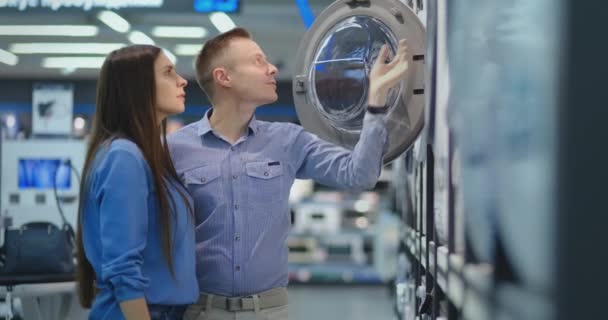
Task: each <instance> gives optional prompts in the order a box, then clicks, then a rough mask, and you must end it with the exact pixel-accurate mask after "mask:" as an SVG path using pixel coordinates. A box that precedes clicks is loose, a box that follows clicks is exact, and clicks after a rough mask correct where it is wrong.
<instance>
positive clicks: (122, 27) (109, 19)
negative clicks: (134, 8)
mask: <svg viewBox="0 0 608 320" xmlns="http://www.w3.org/2000/svg"><path fill="white" fill-rule="evenodd" d="M97 19H99V20H101V22H103V23H104V24H105V25H107V26H108V27H110V28H112V29H113V30H114V31H117V32H120V33H126V32H127V31H129V29H131V25H130V24H129V21H127V20H125V19H124V18H123V17H121V16H119V15H118V14H117V13H116V12H113V11H101V12H100V13H99V14H97Z"/></svg>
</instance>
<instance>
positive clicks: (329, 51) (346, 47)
mask: <svg viewBox="0 0 608 320" xmlns="http://www.w3.org/2000/svg"><path fill="white" fill-rule="evenodd" d="M403 38H404V39H407V46H408V54H409V55H410V57H409V71H408V73H407V75H406V77H405V79H404V80H403V81H401V82H400V83H399V84H398V85H397V86H395V87H394V88H392V89H391V90H390V92H389V97H388V100H387V103H388V105H389V111H388V117H389V120H388V124H387V125H388V132H389V146H388V149H387V151H386V153H385V155H384V162H385V163H388V162H390V161H392V160H393V159H395V158H396V157H397V156H399V155H400V154H401V153H403V152H404V151H405V150H407V149H408V148H409V147H410V146H412V145H413V143H414V140H415V139H416V138H417V137H418V135H419V134H420V131H421V130H422V127H423V124H424V100H425V99H424V70H425V68H424V53H425V39H426V36H425V29H424V26H423V25H422V23H421V22H420V20H419V19H418V17H417V16H416V14H415V13H414V12H413V11H412V10H411V9H410V8H409V7H408V6H406V5H405V4H404V3H403V2H402V1H400V0H339V1H336V2H334V3H332V4H331V5H330V6H329V7H327V8H326V9H325V10H324V11H323V12H322V13H321V14H320V15H319V16H318V17H317V18H316V20H315V22H314V24H313V25H312V26H311V28H310V29H309V30H308V31H307V32H306V34H305V35H304V37H303V39H302V41H301V43H300V48H299V50H298V55H297V57H296V65H295V72H294V79H293V96H294V102H295V105H296V111H297V113H298V117H299V118H300V122H301V123H302V125H303V126H304V127H305V128H306V129H307V130H308V131H310V132H312V133H315V134H317V135H318V136H319V137H320V138H322V139H324V140H327V141H330V142H333V143H335V144H338V145H341V146H343V147H346V148H348V149H353V148H354V146H355V144H356V143H357V141H358V140H359V135H360V133H361V127H362V124H363V116H364V115H365V110H366V107H367V94H368V82H369V77H368V75H369V71H370V70H371V67H372V65H373V63H374V62H375V61H376V57H377V56H378V53H379V51H380V48H381V47H382V45H383V44H388V45H389V48H390V50H389V51H390V55H389V58H391V59H392V57H393V55H394V54H395V52H396V50H397V47H398V44H399V40H400V39H403Z"/></svg>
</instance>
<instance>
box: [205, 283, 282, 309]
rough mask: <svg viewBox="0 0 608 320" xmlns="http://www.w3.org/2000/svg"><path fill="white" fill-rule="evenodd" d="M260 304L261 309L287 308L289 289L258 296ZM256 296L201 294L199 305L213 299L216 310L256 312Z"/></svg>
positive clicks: (266, 292)
mask: <svg viewBox="0 0 608 320" xmlns="http://www.w3.org/2000/svg"><path fill="white" fill-rule="evenodd" d="M256 295H257V296H258V300H259V303H260V309H267V308H275V307H280V306H285V305H287V303H288V299H287V288H274V289H271V290H268V291H264V292H260V293H258V294H256ZM253 296H254V295H251V296H247V297H224V296H216V295H210V294H206V293H201V295H200V297H199V299H198V302H197V304H198V305H203V306H204V305H206V304H207V299H209V298H211V299H212V301H211V305H212V306H213V307H214V308H218V309H222V310H226V311H230V312H233V311H247V310H255V305H254V297H253Z"/></svg>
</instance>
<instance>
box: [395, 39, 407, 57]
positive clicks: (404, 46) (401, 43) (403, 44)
mask: <svg viewBox="0 0 608 320" xmlns="http://www.w3.org/2000/svg"><path fill="white" fill-rule="evenodd" d="M406 51H407V41H406V40H405V39H401V40H399V48H398V49H397V54H396V55H397V56H399V55H402V54H404V53H405V52H406Z"/></svg>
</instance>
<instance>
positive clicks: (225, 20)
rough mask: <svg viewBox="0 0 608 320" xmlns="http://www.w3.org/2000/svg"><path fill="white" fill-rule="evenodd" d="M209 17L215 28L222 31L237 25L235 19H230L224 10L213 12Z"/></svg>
mask: <svg viewBox="0 0 608 320" xmlns="http://www.w3.org/2000/svg"><path fill="white" fill-rule="evenodd" d="M209 19H210V20H211V23H213V25H214V26H215V28H216V29H217V30H218V31H219V32H222V33H223V32H226V31H230V30H232V29H234V28H235V27H236V25H235V24H234V21H232V19H230V17H229V16H228V15H227V14H225V13H223V12H214V13H212V14H210V15H209Z"/></svg>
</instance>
